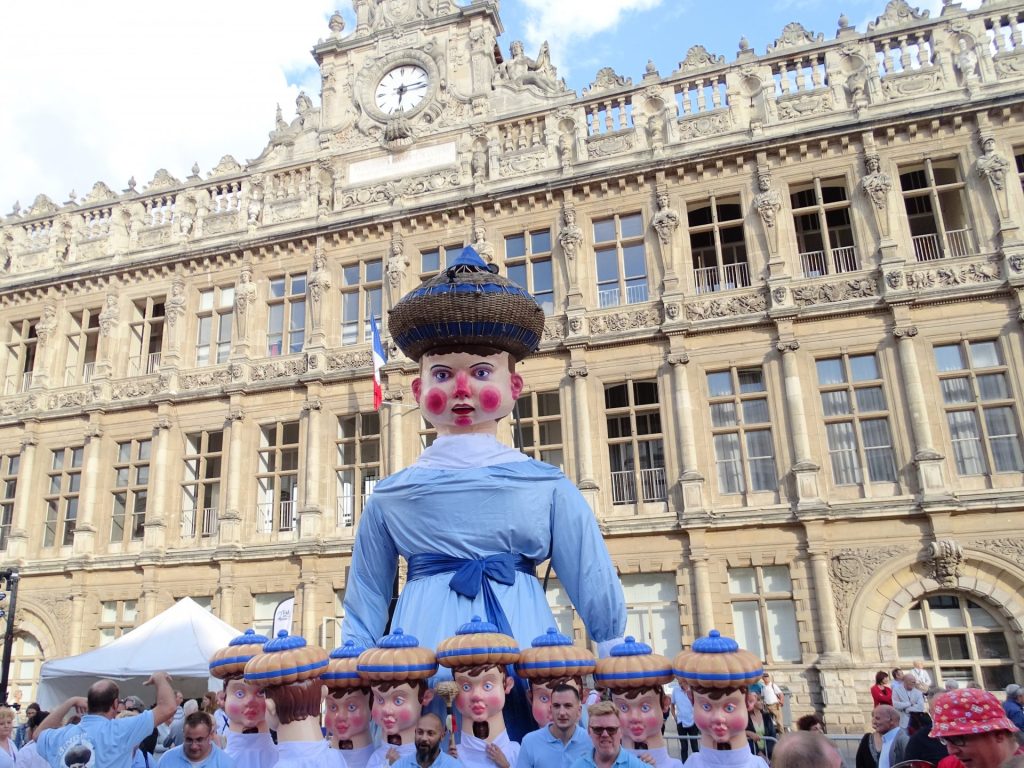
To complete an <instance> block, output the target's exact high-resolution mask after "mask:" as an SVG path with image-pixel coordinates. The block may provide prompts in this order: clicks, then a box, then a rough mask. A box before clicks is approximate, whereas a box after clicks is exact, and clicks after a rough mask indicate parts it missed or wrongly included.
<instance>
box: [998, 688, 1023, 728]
mask: <svg viewBox="0 0 1024 768" xmlns="http://www.w3.org/2000/svg"><path fill="white" fill-rule="evenodd" d="M1022 704H1024V688H1021V687H1020V686H1019V685H1017V684H1016V683H1010V684H1009V685H1008V686H1006V701H1004V702H1003V711H1004V712H1005V713H1006V717H1007V719H1008V720H1009V721H1010V722H1011V723H1013V724H1014V725H1016V726H1017V727H1018V728H1020V729H1021V731H1024V707H1022V706H1021V705H1022Z"/></svg>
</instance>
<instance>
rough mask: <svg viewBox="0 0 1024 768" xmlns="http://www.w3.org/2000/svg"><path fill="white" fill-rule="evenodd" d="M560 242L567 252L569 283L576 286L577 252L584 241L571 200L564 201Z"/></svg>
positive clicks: (566, 261) (566, 262) (559, 234)
mask: <svg viewBox="0 0 1024 768" xmlns="http://www.w3.org/2000/svg"><path fill="white" fill-rule="evenodd" d="M558 243H559V245H561V246H562V253H564V254H565V264H566V268H567V270H568V272H569V284H570V286H571V288H573V289H575V287H576V253H577V252H578V251H579V248H580V245H581V244H582V243H583V230H582V229H580V228H579V227H578V226H577V225H576V209H575V208H574V207H573V204H572V203H570V202H564V203H562V228H561V229H560V230H559V231H558Z"/></svg>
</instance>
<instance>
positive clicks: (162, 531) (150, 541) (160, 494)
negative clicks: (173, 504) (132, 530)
mask: <svg viewBox="0 0 1024 768" xmlns="http://www.w3.org/2000/svg"><path fill="white" fill-rule="evenodd" d="M170 430H171V420H170V418H168V417H167V416H165V415H160V416H157V418H156V421H154V422H153V450H152V456H153V458H152V461H151V462H150V465H149V466H150V479H149V483H150V487H151V488H152V489H153V493H152V494H150V497H149V509H147V510H146V530H145V533H144V538H143V542H144V547H145V548H146V549H163V548H164V547H165V546H166V545H167V517H168V515H167V503H168V500H169V499H171V498H172V497H174V496H175V494H174V491H173V490H172V488H171V478H172V477H173V468H172V466H171V463H170V458H169V457H168V450H167V445H168V442H169V441H170V439H171V432H170ZM172 519H173V517H172ZM179 519H180V518H179Z"/></svg>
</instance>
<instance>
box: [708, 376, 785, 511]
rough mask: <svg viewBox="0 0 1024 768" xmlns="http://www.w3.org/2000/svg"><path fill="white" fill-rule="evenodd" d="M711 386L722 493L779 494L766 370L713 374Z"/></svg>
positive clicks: (716, 454) (714, 441)
mask: <svg viewBox="0 0 1024 768" xmlns="http://www.w3.org/2000/svg"><path fill="white" fill-rule="evenodd" d="M707 382H708V399H709V405H710V408H711V439H712V442H713V443H714V446H715V464H716V466H717V468H718V490H719V491H721V492H722V493H744V492H745V491H746V490H747V489H750V490H751V491H774V490H776V489H777V488H778V477H777V475H776V472H775V447H774V441H773V440H772V428H771V413H770V411H769V408H768V388H767V386H766V384H765V378H764V371H763V369H762V368H761V367H760V366H758V367H751V368H730V369H728V370H725V371H712V372H709V373H708V374H707Z"/></svg>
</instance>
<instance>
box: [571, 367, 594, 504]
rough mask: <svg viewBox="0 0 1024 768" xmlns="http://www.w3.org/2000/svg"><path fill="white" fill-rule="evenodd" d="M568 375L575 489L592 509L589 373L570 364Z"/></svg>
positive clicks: (592, 462) (592, 479) (592, 461)
mask: <svg viewBox="0 0 1024 768" xmlns="http://www.w3.org/2000/svg"><path fill="white" fill-rule="evenodd" d="M568 373H569V378H570V380H571V381H572V404H573V409H572V411H573V420H574V421H575V422H576V424H575V427H576V474H577V477H576V487H577V488H579V489H580V490H581V491H583V495H584V497H586V498H587V501H588V502H590V504H591V506H592V507H593V506H594V502H595V501H596V500H597V490H598V485H597V481H596V480H595V479H594V457H593V454H592V453H591V448H592V441H591V439H590V405H589V402H588V401H589V398H588V396H587V376H588V374H589V373H590V371H588V370H587V366H586V363H583V362H576V363H570V365H569V371H568ZM595 508H596V507H595Z"/></svg>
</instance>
